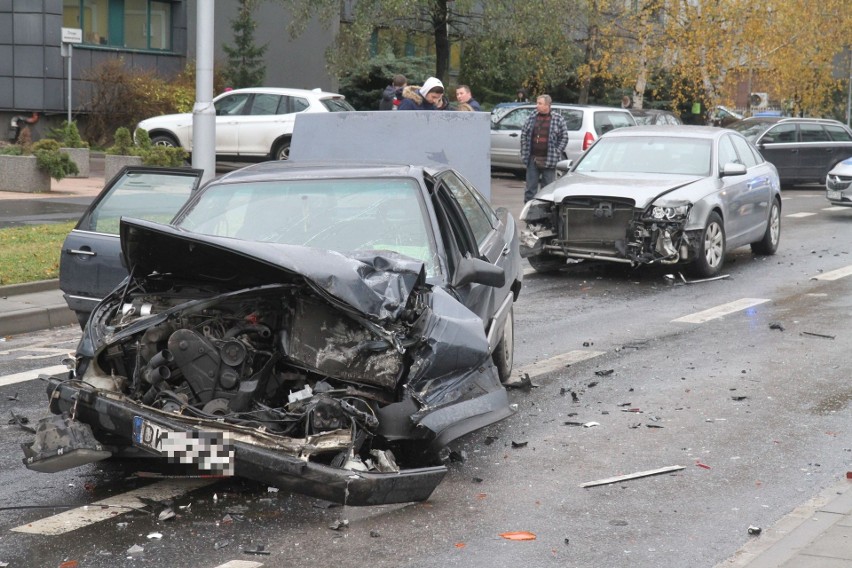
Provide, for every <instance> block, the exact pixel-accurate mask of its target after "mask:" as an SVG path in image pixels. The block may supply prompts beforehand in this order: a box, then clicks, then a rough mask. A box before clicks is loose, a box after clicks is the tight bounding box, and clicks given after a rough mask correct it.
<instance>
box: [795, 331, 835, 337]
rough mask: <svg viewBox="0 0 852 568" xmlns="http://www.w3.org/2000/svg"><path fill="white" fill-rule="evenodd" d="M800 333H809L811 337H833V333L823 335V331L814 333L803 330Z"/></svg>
mask: <svg viewBox="0 0 852 568" xmlns="http://www.w3.org/2000/svg"><path fill="white" fill-rule="evenodd" d="M802 335H810V336H811V337H822V338H823V339H834V336H833V335H825V334H824V333H814V332H812V331H803V332H802Z"/></svg>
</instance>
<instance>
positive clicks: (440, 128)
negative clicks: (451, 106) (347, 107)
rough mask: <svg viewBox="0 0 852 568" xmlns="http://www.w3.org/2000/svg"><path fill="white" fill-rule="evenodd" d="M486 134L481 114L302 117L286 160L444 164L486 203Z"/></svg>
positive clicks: (488, 177) (487, 119) (488, 132)
mask: <svg viewBox="0 0 852 568" xmlns="http://www.w3.org/2000/svg"><path fill="white" fill-rule="evenodd" d="M490 136H491V121H490V115H489V114H488V113H486V112H454V111H396V112H379V111H361V112H331V113H308V114H304V113H303V114H298V115H296V123H295V126H294V128H293V142H292V145H291V147H290V159H291V160H293V161H297V160H298V161H310V160H324V161H325V160H334V161H337V162H383V163H390V164H415V165H430V166H449V167H452V168H454V169H455V170H457V171H458V172H459V173H461V174H462V175H463V176H464V177H465V178H467V179H468V181H470V182H471V183H472V184H473V185H475V186H476V188H477V189H479V191H480V192H481V193H482V194H483V195H484V196H485V197H487V198H488V199H491V155H490V148H491V139H490Z"/></svg>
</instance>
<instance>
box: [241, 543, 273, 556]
mask: <svg viewBox="0 0 852 568" xmlns="http://www.w3.org/2000/svg"><path fill="white" fill-rule="evenodd" d="M243 552H244V553H245V554H256V555H263V556H269V555H270V554H272V553H271V552H269V551H268V550H266V546H265V545H263V544H258V545H257V546H255V547H254V548H244V549H243Z"/></svg>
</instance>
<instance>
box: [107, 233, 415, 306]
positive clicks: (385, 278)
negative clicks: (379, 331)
mask: <svg viewBox="0 0 852 568" xmlns="http://www.w3.org/2000/svg"><path fill="white" fill-rule="evenodd" d="M120 233H121V252H122V255H123V257H124V262H125V263H126V266H127V267H128V269H129V271H130V272H131V274H134V275H135V276H137V277H140V276H145V275H148V274H151V273H153V272H158V273H161V274H171V275H173V276H174V277H176V278H180V279H185V280H187V281H191V282H196V283H199V284H203V283H210V284H216V285H219V286H225V287H227V288H229V289H232V290H238V289H242V288H250V287H254V286H261V285H264V284H273V283H283V282H296V281H300V282H306V283H307V284H308V285H309V286H311V287H312V288H314V289H315V290H316V291H317V292H318V293H320V294H322V295H323V296H326V297H330V299H336V300H337V301H338V302H342V303H344V304H346V305H347V306H349V307H351V308H353V309H355V310H356V311H358V312H359V313H361V314H363V315H366V316H370V317H373V318H377V319H379V320H384V319H388V318H390V319H396V318H397V317H398V315H399V312H400V311H401V310H403V309H404V308H405V305H406V302H407V300H408V297H409V295H410V294H411V293H412V291H413V290H414V289H415V287H417V286H418V285H422V284H423V283H424V282H425V278H426V276H425V275H426V272H425V268H424V266H423V263H422V262H420V261H418V260H414V259H410V258H408V257H404V256H401V255H395V254H393V253H390V252H385V253H383V254H376V253H367V254H364V255H351V256H346V255H343V254H341V253H338V252H334V251H328V250H323V249H315V248H309V247H302V246H297V245H285V244H278V243H261V242H256V241H243V240H239V239H231V238H226V237H214V236H209V235H202V234H199V233H191V232H188V231H185V230H182V229H179V228H175V227H172V226H170V225H162V224H160V223H154V222H151V221H145V220H141V219H127V218H122V219H121V228H120Z"/></svg>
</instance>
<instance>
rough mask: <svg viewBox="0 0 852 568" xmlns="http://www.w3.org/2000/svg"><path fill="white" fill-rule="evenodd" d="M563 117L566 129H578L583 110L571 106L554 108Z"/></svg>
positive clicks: (581, 120) (581, 124) (580, 124)
mask: <svg viewBox="0 0 852 568" xmlns="http://www.w3.org/2000/svg"><path fill="white" fill-rule="evenodd" d="M554 110H556V112H558V113H559V114H561V115H562V116H563V117H564V118H565V123H566V124H567V125H568V130H580V128H582V126H583V111H582V110H578V109H573V108H557V109H554Z"/></svg>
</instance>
